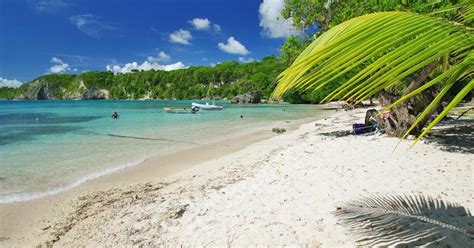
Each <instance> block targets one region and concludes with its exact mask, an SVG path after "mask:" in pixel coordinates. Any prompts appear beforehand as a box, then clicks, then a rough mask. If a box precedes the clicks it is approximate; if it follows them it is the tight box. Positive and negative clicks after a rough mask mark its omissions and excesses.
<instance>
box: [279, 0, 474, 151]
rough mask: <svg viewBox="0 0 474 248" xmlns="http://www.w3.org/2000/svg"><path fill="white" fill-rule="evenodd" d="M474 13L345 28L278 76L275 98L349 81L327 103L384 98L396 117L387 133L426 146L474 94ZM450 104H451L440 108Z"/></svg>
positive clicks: (369, 21)
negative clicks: (441, 124) (443, 122)
mask: <svg viewBox="0 0 474 248" xmlns="http://www.w3.org/2000/svg"><path fill="white" fill-rule="evenodd" d="M473 6H474V2H473V1H472V0H470V1H469V2H468V3H465V4H460V5H458V6H454V7H451V8H450V9H446V10H442V11H448V10H453V9H455V10H457V11H458V12H459V13H460V14H461V15H459V16H458V17H457V18H456V20H455V21H452V20H451V21H449V20H446V19H443V18H439V17H436V16H434V15H423V14H417V13H412V12H380V13H373V14H368V15H363V16H359V17H356V18H353V19H350V20H348V21H345V22H343V23H341V24H339V25H337V26H335V27H333V28H331V29H329V30H328V31H327V32H325V33H323V34H322V35H321V36H319V37H318V38H317V39H316V40H315V41H313V42H312V43H311V44H310V45H309V46H308V47H307V48H306V49H305V50H304V51H303V52H302V53H301V54H300V55H299V56H298V58H297V59H296V60H295V61H294V62H293V64H292V65H291V66H290V67H289V68H287V69H286V70H285V71H283V72H282V73H281V74H280V75H279V77H278V79H277V80H278V85H277V87H276V88H275V90H274V92H273V95H272V97H274V98H279V97H281V96H282V95H283V94H285V93H286V92H287V91H289V90H290V89H293V88H299V89H303V90H314V91H317V90H320V89H322V88H323V87H325V86H327V85H329V84H331V83H334V82H338V80H339V81H340V80H341V76H347V75H350V76H351V77H350V79H349V80H348V81H346V82H343V83H342V85H340V86H339V87H338V88H337V89H335V90H334V91H332V92H331V93H330V94H329V95H328V96H327V97H326V98H325V99H324V101H330V100H335V99H339V100H350V101H355V102H361V101H362V100H365V99H368V98H370V97H372V96H374V95H377V94H378V95H380V96H381V97H382V98H383V99H384V100H385V104H386V105H387V106H386V107H385V108H384V111H388V113H389V115H384V117H386V118H383V119H382V118H380V121H381V122H383V123H384V124H385V126H386V128H387V132H388V133H389V134H392V135H394V136H399V137H403V138H404V137H406V135H408V134H410V133H415V134H419V137H418V139H420V138H421V137H422V136H424V135H425V134H426V133H427V132H428V131H429V130H430V129H431V128H432V127H433V126H434V125H436V124H437V123H438V122H439V121H440V120H441V119H442V118H444V117H445V116H446V114H447V113H448V112H449V111H450V110H451V109H453V108H454V107H455V106H456V105H457V104H458V103H459V102H461V101H462V99H463V98H464V97H465V96H466V95H467V94H468V93H469V92H470V91H471V90H472V89H473V87H474V79H473V78H472V76H473V71H474V67H473V64H474V52H473V47H474V34H473V32H472V28H470V27H469V26H468V25H464V23H472V20H473V14H472V13H474V11H472V10H473V9H474V8H473ZM439 12H441V11H439ZM394 89H396V90H394ZM393 92H401V94H399V95H395V94H393ZM446 99H448V100H449V104H447V105H446V106H445V107H444V109H442V108H440V106H441V102H442V101H445V100H446ZM436 111H438V112H439V113H438V116H437V117H436V118H435V119H434V120H433V121H431V123H430V124H429V125H428V126H427V127H426V128H425V129H424V130H422V128H423V127H424V125H425V124H426V122H427V121H428V120H429V118H430V117H431V116H432V115H433V114H434V112H436ZM418 139H417V140H416V141H418ZM416 141H415V142H416Z"/></svg>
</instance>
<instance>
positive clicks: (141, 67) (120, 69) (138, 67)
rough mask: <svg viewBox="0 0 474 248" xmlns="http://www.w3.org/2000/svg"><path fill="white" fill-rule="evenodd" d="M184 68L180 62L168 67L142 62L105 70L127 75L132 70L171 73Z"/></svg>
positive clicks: (108, 67)
mask: <svg viewBox="0 0 474 248" xmlns="http://www.w3.org/2000/svg"><path fill="white" fill-rule="evenodd" d="M184 68H186V67H185V66H184V64H183V63H182V62H181V61H179V62H177V63H174V64H169V65H161V64H158V63H157V62H150V61H144V62H143V63H141V64H138V63H137V62H132V63H127V64H125V65H124V66H119V65H107V66H106V69H107V70H108V71H112V72H113V73H114V74H117V73H129V72H132V70H143V71H149V70H152V69H154V70H164V71H172V70H179V69H184Z"/></svg>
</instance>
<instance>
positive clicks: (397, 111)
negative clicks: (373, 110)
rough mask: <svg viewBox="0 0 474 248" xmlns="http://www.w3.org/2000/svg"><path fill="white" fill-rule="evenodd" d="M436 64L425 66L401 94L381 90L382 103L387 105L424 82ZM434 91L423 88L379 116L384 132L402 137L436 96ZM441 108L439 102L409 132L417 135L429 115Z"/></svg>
mask: <svg viewBox="0 0 474 248" xmlns="http://www.w3.org/2000/svg"><path fill="white" fill-rule="evenodd" d="M437 65H438V63H432V64H430V65H428V66H427V67H425V68H424V69H423V70H422V71H421V73H420V74H419V75H418V76H417V77H416V78H414V79H413V80H412V82H411V83H410V85H409V86H408V87H407V88H406V89H405V90H404V91H403V92H402V93H401V94H396V93H392V92H387V91H382V92H381V93H380V96H381V99H382V102H383V103H384V105H389V104H391V103H393V102H395V101H396V100H398V99H399V98H400V97H401V96H402V95H405V94H408V93H410V92H411V91H413V90H415V89H417V88H418V87H420V86H422V85H423V84H424V83H426V82H427V81H428V77H429V75H430V74H431V72H433V70H434V69H436V66H437ZM436 93H437V92H435V90H425V91H424V92H422V93H421V94H419V95H418V96H417V97H412V98H410V99H408V100H407V101H405V102H403V103H401V104H399V105H397V106H395V107H393V108H392V109H391V110H390V113H389V114H388V115H385V116H379V123H382V128H385V132H386V133H387V134H388V135H391V136H395V137H402V136H403V135H404V134H405V133H406V132H407V131H408V129H409V128H410V127H411V126H412V125H413V124H414V123H415V121H416V119H417V117H418V116H419V115H420V114H421V113H422V112H423V111H424V109H425V108H426V106H428V104H430V102H431V101H433V99H434V98H435V97H436ZM441 108H442V105H441V104H440V103H439V104H438V106H437V107H436V108H434V109H433V110H432V112H431V113H430V114H429V115H427V117H426V118H424V119H423V120H421V121H420V122H419V123H418V124H417V126H416V127H415V128H414V129H413V130H412V131H411V134H413V135H419V134H420V133H421V131H422V129H423V127H424V126H425V124H426V123H427V122H428V121H429V119H430V118H431V116H432V115H433V114H434V113H435V112H436V111H439V110H440V109H441Z"/></svg>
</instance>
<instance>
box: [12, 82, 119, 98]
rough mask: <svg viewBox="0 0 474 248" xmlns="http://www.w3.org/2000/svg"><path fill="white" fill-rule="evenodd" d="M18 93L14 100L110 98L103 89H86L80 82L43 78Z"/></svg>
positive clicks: (24, 86)
mask: <svg viewBox="0 0 474 248" xmlns="http://www.w3.org/2000/svg"><path fill="white" fill-rule="evenodd" d="M20 92H21V93H20V94H19V95H18V96H17V97H16V98H17V99H25V100H53V99H62V100H76V99H83V100H89V99H90V100H101V99H109V96H110V94H109V91H108V90H105V89H99V88H90V89H87V87H86V86H85V85H84V82H83V81H82V80H80V81H73V82H70V83H69V84H65V83H64V82H61V81H60V82H57V81H52V80H47V79H44V78H42V79H38V80H35V81H33V82H30V83H28V84H25V85H23V86H22V88H20Z"/></svg>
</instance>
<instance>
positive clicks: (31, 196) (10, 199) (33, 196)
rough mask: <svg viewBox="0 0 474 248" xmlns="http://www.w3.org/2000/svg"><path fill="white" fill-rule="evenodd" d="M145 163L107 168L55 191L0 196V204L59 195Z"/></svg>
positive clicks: (139, 161) (138, 162)
mask: <svg viewBox="0 0 474 248" xmlns="http://www.w3.org/2000/svg"><path fill="white" fill-rule="evenodd" d="M143 161H144V160H138V161H133V162H128V163H125V164H122V165H120V166H116V167H110V168H107V169H105V170H102V171H98V172H94V173H89V174H87V175H84V176H81V177H79V178H78V179H77V180H75V181H74V182H72V183H70V184H68V185H66V186H64V187H59V188H54V189H51V190H48V191H44V192H29V193H28V192H25V193H17V194H9V195H4V196H0V204H7V203H13V202H20V201H28V200H33V199H37V198H41V197H45V196H49V195H54V194H57V193H60V192H63V191H66V190H69V189H72V188H75V187H77V186H79V185H81V184H83V183H85V182H87V181H89V180H92V179H95V178H98V177H101V176H105V175H108V174H112V173H114V172H116V171H119V170H122V169H125V168H128V167H132V166H134V165H138V164H140V163H142V162H143Z"/></svg>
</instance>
